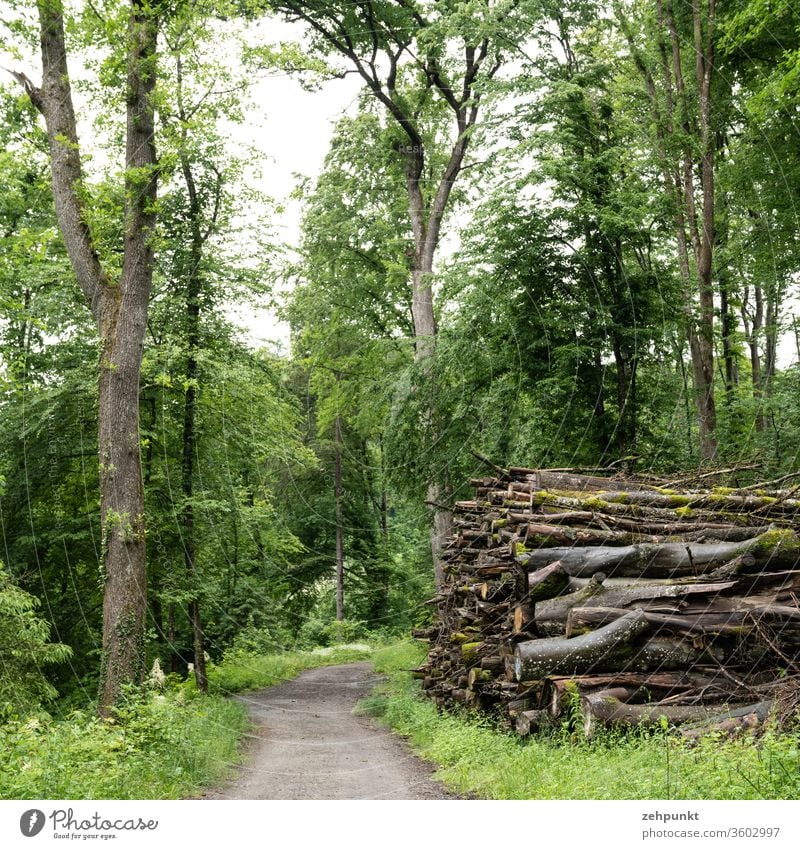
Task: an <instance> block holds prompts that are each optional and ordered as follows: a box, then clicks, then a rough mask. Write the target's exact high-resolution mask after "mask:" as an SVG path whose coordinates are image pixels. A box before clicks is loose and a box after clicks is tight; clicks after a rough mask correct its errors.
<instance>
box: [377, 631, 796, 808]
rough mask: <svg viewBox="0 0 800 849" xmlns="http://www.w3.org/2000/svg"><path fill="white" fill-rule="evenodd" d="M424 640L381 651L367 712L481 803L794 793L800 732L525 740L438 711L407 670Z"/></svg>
mask: <svg viewBox="0 0 800 849" xmlns="http://www.w3.org/2000/svg"><path fill="white" fill-rule="evenodd" d="M423 655H424V652H423V649H422V648H421V647H420V646H419V644H415V643H411V642H405V643H399V644H396V645H393V646H389V647H387V648H384V649H379V650H377V651H376V653H375V657H374V663H375V668H376V671H379V672H383V673H385V674H387V675H388V676H389V679H388V682H387V683H386V684H385V685H383V686H382V687H381V688H379V690H378V691H377V692H376V694H375V695H373V696H372V697H370V698H368V699H365V700H364V702H362V706H361V709H362V710H363V711H365V712H367V713H369V714H371V715H373V716H375V717H377V718H378V719H380V720H381V721H382V722H384V723H385V724H387V725H389V726H390V727H391V728H393V729H394V730H395V731H397V732H398V733H400V734H402V735H403V736H405V737H407V738H408V740H409V742H410V744H411V746H412V748H413V749H414V750H415V751H416V752H417V753H418V754H419V755H420V756H421V757H423V758H426V759H427V760H430V761H433V762H434V763H435V764H437V765H438V771H437V773H436V778H438V779H440V780H441V781H443V782H444V783H445V785H446V786H447V787H448V788H450V789H451V790H453V791H455V792H457V793H461V794H467V795H471V796H476V797H479V798H484V799H798V798H800V751H799V745H800V735H798V734H788V733H784V734H775V733H771V732H768V733H766V734H765V735H764V736H762V737H761V738H760V739H758V740H754V739H753V738H750V737H744V738H741V739H738V740H720V739H717V738H714V737H712V736H709V737H706V738H704V739H703V740H702V741H701V742H700V744H699V745H697V746H694V747H690V746H688V745H686V744H685V743H683V742H682V741H680V740H676V739H675V738H674V736H672V735H670V734H668V733H666V732H664V731H658V732H647V733H645V732H642V733H639V734H635V733H629V734H617V733H607V734H604V735H602V736H599V737H597V738H595V739H593V740H592V741H586V740H583V739H575V738H574V737H573V736H572V735H571V734H570V732H569V731H568V730H567V729H566V728H562V729H557V730H555V731H554V732H553V733H552V734H550V735H549V736H538V737H534V738H531V739H528V740H520V739H518V738H516V737H514V736H512V735H509V734H504V733H502V732H500V731H497V730H496V729H495V728H493V727H492V726H491V724H490V722H489V721H488V720H487V719H482V718H479V717H476V716H475V715H474V714H467V713H466V712H463V713H460V714H439V713H438V711H437V710H436V707H435V706H434V704H433V702H431V701H429V700H428V699H426V698H425V697H424V696H423V695H422V694H421V691H420V689H419V686H418V684H417V682H415V681H413V680H412V679H411V677H410V675H409V674H408V673H407V672H405V671H404V670H407V669H409V668H410V667H412V666H417V665H419V664H420V663H421V661H422V658H423Z"/></svg>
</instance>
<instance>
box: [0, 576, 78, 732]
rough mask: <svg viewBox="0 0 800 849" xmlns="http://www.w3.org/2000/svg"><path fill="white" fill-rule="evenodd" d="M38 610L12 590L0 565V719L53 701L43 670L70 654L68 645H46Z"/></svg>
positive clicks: (36, 602)
mask: <svg viewBox="0 0 800 849" xmlns="http://www.w3.org/2000/svg"><path fill="white" fill-rule="evenodd" d="M38 607H39V600H38V599H37V598H35V597H34V596H32V595H30V594H29V593H26V592H25V591H24V590H21V589H20V588H19V587H15V586H14V584H13V583H12V582H11V578H10V577H9V575H8V572H6V569H5V566H4V565H3V564H2V562H0V719H2V717H3V716H9V715H10V716H13V715H15V714H24V713H26V712H28V711H31V710H35V709H36V707H37V706H38V704H39V702H40V701H50V700H51V699H53V698H54V697H55V696H56V690H55V688H54V687H53V686H52V685H51V684H50V683H49V681H48V680H47V678H46V676H45V667H47V666H48V665H51V664H55V663H63V662H64V661H66V660H68V659H69V658H70V657H71V655H72V649H71V648H70V647H69V646H66V645H64V644H63V643H52V642H50V625H49V624H48V623H47V622H46V621H45V620H44V619H42V618H41V617H40V616H39V615H38V614H37V608H38Z"/></svg>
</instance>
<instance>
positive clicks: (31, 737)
mask: <svg viewBox="0 0 800 849" xmlns="http://www.w3.org/2000/svg"><path fill="white" fill-rule="evenodd" d="M370 652H371V649H370V648H369V647H368V646H366V645H343V646H334V647H331V648H324V649H316V650H314V651H308V652H287V653H285V654H274V655H256V654H250V653H246V652H235V653H230V654H228V655H227V656H226V657H225V658H224V660H223V661H222V662H221V663H220V664H218V665H214V664H209V670H208V673H209V682H210V690H211V694H210V695H208V696H200V695H199V694H198V692H197V689H196V687H195V684H194V681H193V680H189V681H186V682H183V683H177V684H176V683H174V682H173V681H172V680H169V681H168V682H167V685H166V688H165V690H164V692H161V693H156V692H151V691H146V690H143V689H138V688H134V687H131V688H129V689H128V690H127V692H126V694H125V697H124V698H123V700H122V701H121V702H120V704H119V705H118V706H117V708H116V709H115V711H114V717H113V718H112V719H110V720H101V719H100V718H98V716H97V714H96V713H95V711H94V709H93V708H92V707H90V706H87V708H86V709H85V710H74V711H71V712H70V713H69V714H68V715H67V716H66V717H64V718H60V719H55V718H53V717H52V716H50V715H49V714H48V713H46V712H45V711H43V710H40V711H38V712H35V713H31V714H29V715H25V716H22V717H17V718H9V719H8V720H7V721H5V722H0V799H179V798H185V797H187V796H193V795H196V794H197V792H198V791H199V790H200V788H202V787H204V786H208V785H211V784H214V783H216V782H218V781H220V780H222V779H223V778H224V777H225V776H226V774H228V773H229V771H230V769H231V766H232V765H233V764H235V763H237V762H238V760H239V742H240V740H241V738H242V736H243V735H244V733H245V732H246V730H247V728H248V720H247V710H246V708H245V706H244V704H243V703H241V702H239V701H237V700H235V699H228V698H225V697H224V695H223V694H226V693H237V692H242V691H245V690H253V689H257V688H262V687H269V686H272V685H273V684H277V683H280V682H281V681H287V680H289V679H291V678H294V677H295V676H296V675H298V674H299V673H300V672H302V671H303V670H305V669H313V668H315V667H318V666H328V665H331V664H337V663H348V662H352V661H356V660H365V659H366V658H368V657H369V656H370Z"/></svg>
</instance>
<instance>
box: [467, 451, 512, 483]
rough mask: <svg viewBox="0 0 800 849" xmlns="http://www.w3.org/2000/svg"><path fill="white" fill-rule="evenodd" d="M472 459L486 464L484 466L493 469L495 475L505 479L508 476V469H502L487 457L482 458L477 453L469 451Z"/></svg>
mask: <svg viewBox="0 0 800 849" xmlns="http://www.w3.org/2000/svg"><path fill="white" fill-rule="evenodd" d="M469 453H470V454H472V456H473V457H475V458H477V459H478V460H480V461H481V463H486V465H487V466H488V467H489V468H490V469H493V470H494V471H495V472H497V474H499V475H501V476H502V477H505V476H506V475H507V474H508V469H504V468H503V467H502V466H498V465H497V464H496V463H493V462H492V461H491V460H490V459H489V458H488V457H484V455H483V454H479V453H478V452H477V451H470V452H469Z"/></svg>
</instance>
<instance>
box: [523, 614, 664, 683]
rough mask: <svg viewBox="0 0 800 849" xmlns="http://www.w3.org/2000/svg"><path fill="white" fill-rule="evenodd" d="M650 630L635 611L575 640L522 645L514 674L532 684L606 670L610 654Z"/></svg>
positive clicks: (553, 640)
mask: <svg viewBox="0 0 800 849" xmlns="http://www.w3.org/2000/svg"><path fill="white" fill-rule="evenodd" d="M647 628H648V624H647V621H646V620H645V618H644V613H643V612H642V611H641V610H632V611H630V612H629V613H626V614H625V615H624V616H620V617H619V619H617V620H615V621H614V622H612V623H611V624H609V625H606V626H604V627H603V628H598V630H596V631H594V632H592V633H591V634H585V635H583V636H581V637H575V638H574V639H571V640H566V639H561V638H558V637H555V638H550V639H543V640H531V641H530V642H525V643H520V644H519V645H518V646H517V648H516V650H515V652H514V675H515V677H516V679H517V681H528V680H533V679H537V678H544V677H545V676H546V675H573V674H579V673H583V672H588V671H589V670H590V669H593V668H594V669H602V668H603V661H604V660H605V658H606V656H607V655H609V654H610V653H612V652H613V651H614V650H615V649H616V648H617V647H618V646H619V645H620V644H624V643H629V642H631V641H632V640H633V639H635V638H636V637H637V636H638V635H639V634H641V633H642V632H643V631H645V630H646V629H647Z"/></svg>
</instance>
